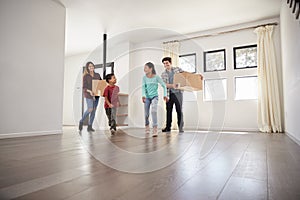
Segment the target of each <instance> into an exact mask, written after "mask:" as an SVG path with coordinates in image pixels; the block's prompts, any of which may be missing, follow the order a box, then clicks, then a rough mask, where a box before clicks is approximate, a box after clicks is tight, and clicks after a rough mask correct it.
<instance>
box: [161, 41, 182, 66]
mask: <svg viewBox="0 0 300 200" xmlns="http://www.w3.org/2000/svg"><path fill="white" fill-rule="evenodd" d="M179 48H180V43H179V42H178V41H172V42H167V43H165V44H163V50H164V57H167V56H168V57H171V58H172V66H173V67H178V65H179Z"/></svg>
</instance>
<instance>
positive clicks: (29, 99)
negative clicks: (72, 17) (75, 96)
mask: <svg viewBox="0 0 300 200" xmlns="http://www.w3.org/2000/svg"><path fill="white" fill-rule="evenodd" d="M0 27H1V34H0V44H1V45H0V65H1V74H0V77H1V78H0V88H1V104H0V110H1V112H0V116H1V117H0V118H1V120H0V137H14V136H22V135H35V134H45V133H61V132H62V112H63V104H62V99H63V74H64V45H65V8H64V7H63V6H62V5H60V4H58V3H57V2H54V1H52V0H46V1H40V0H22V1H19V0H1V2H0Z"/></svg>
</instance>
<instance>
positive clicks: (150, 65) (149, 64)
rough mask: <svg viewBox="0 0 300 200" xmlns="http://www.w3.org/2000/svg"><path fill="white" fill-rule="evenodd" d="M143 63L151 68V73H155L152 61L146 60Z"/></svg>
mask: <svg viewBox="0 0 300 200" xmlns="http://www.w3.org/2000/svg"><path fill="white" fill-rule="evenodd" d="M145 65H147V66H148V67H149V68H150V69H152V74H156V71H155V67H154V64H153V63H152V62H147V63H146V64H145Z"/></svg>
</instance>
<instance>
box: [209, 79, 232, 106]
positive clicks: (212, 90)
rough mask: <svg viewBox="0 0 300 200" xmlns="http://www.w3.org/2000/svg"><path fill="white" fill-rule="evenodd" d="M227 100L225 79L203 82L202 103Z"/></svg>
mask: <svg viewBox="0 0 300 200" xmlns="http://www.w3.org/2000/svg"><path fill="white" fill-rule="evenodd" d="M226 99H227V79H226V78H221V79H207V80H204V101H219V100H226Z"/></svg>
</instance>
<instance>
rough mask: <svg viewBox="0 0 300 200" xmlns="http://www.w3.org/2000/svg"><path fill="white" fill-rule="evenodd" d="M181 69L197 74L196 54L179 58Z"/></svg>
mask: <svg viewBox="0 0 300 200" xmlns="http://www.w3.org/2000/svg"><path fill="white" fill-rule="evenodd" d="M179 67H180V68H181V69H182V70H183V71H186V72H190V73H196V54H195V53H193V54H187V55H180V56H179Z"/></svg>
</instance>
